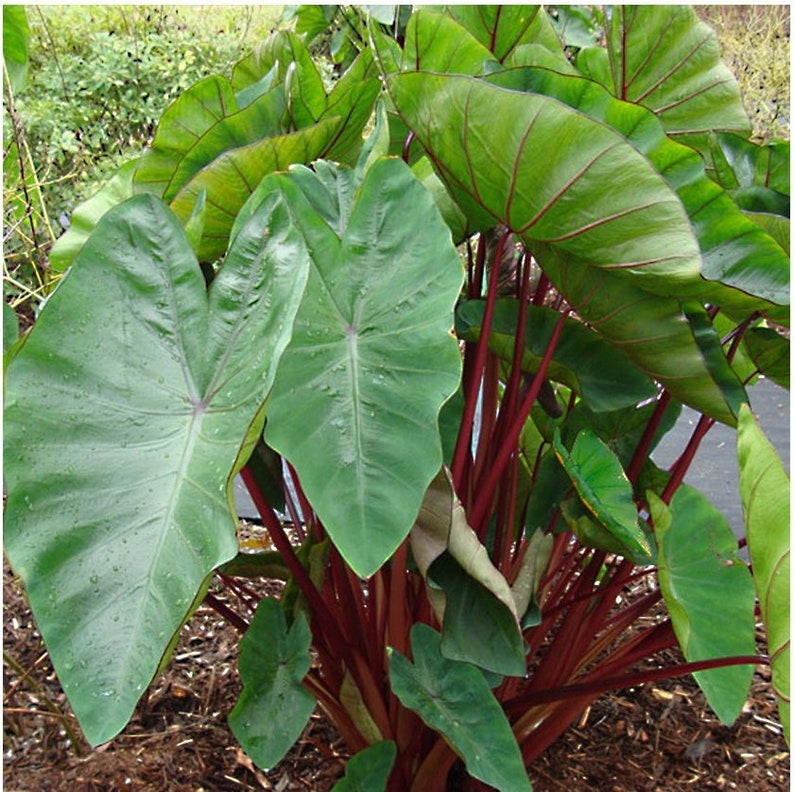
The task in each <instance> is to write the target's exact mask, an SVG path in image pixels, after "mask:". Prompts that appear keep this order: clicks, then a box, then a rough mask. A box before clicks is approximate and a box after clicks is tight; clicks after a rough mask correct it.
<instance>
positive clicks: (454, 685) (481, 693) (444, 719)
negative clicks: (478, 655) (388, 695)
mask: <svg viewBox="0 0 794 792" xmlns="http://www.w3.org/2000/svg"><path fill="white" fill-rule="evenodd" d="M411 651H412V654H413V663H411V662H410V661H409V660H408V659H407V658H405V657H404V656H403V655H401V654H400V653H399V652H396V651H394V650H393V649H390V650H389V678H390V680H391V686H392V690H393V691H394V694H395V695H396V696H397V698H399V699H400V701H401V702H402V703H403V704H404V705H405V706H406V707H408V708H409V709H412V710H414V712H416V713H418V714H419V716H420V717H421V718H422V720H423V721H424V722H425V723H426V724H427V725H428V726H430V727H431V728H433V729H436V730H437V731H439V732H441V734H443V735H444V738H445V739H446V740H447V742H448V743H449V744H450V745H451V746H452V748H453V749H454V750H455V752H456V753H457V754H458V755H459V756H460V757H461V758H462V759H463V761H464V762H465V763H466V770H467V771H468V772H469V774H470V775H472V776H474V778H478V779H479V780H480V781H484V782H485V783H486V784H490V785H491V786H493V787H496V788H497V789H499V790H502V791H503V792H522V790H526V791H527V792H531V790H532V785H531V784H530V783H529V779H528V778H527V773H526V770H525V769H524V763H523V760H522V759H521V752H520V751H519V749H518V745H517V744H516V739H515V737H514V736H513V732H512V731H511V729H510V724H509V723H508V721H507V718H506V717H505V714H504V712H503V710H502V708H501V707H500V706H499V703H498V702H497V700H496V699H495V698H494V696H493V693H491V689H490V688H489V686H488V683H487V682H486V681H485V677H484V676H483V675H482V672H480V671H479V670H478V669H477V668H476V667H475V666H473V665H469V664H468V663H460V662H457V661H455V660H448V659H447V658H446V657H444V656H443V655H442V654H441V636H440V635H439V634H438V633H437V632H436V631H435V630H432V629H431V628H430V627H428V626H427V625H425V624H415V625H414V626H413V628H412V629H411Z"/></svg>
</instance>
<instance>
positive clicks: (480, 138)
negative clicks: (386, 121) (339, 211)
mask: <svg viewBox="0 0 794 792" xmlns="http://www.w3.org/2000/svg"><path fill="white" fill-rule="evenodd" d="M389 87H390V91H391V95H392V98H393V100H394V102H395V105H396V106H397V109H398V110H399V112H400V114H401V115H402V116H403V117H404V118H405V119H406V120H407V122H408V123H409V125H410V126H411V128H412V129H413V130H414V132H415V134H416V136H417V138H418V140H419V141H420V142H421V144H422V145H423V146H424V147H425V148H426V149H427V150H428V151H429V152H430V154H431V156H432V159H433V162H434V164H435V165H436V168H437V170H438V172H439V174H440V175H441V177H442V178H443V180H444V181H445V183H446V185H447V187H448V188H449V190H450V192H451V193H452V195H453V198H454V199H455V200H456V202H457V204H458V205H459V206H460V207H461V209H462V210H463V211H464V212H465V213H466V214H467V216H468V217H469V219H470V220H471V221H472V222H473V223H474V224H475V226H478V227H481V228H482V227H489V226H491V225H493V224H494V223H495V222H496V221H499V222H502V223H504V224H506V225H507V226H508V227H510V228H512V229H513V230H514V231H516V232H517V233H519V234H520V236H521V238H522V240H523V241H524V243H525V244H526V246H527V247H528V248H529V249H530V250H531V251H532V253H533V255H534V256H535V257H536V258H537V259H538V260H539V261H540V264H541V266H542V268H543V270H544V271H545V272H546V273H547V274H548V275H549V277H550V278H551V280H552V281H553V282H554V283H555V285H556V286H557V288H559V289H560V291H562V292H563V294H564V295H565V296H566V298H567V299H568V301H569V302H570V303H571V305H572V306H573V307H574V308H575V310H576V311H577V312H578V313H579V314H580V315H581V316H582V317H583V318H584V319H585V320H586V321H588V322H589V323H590V324H592V325H593V326H594V327H595V329H596V330H597V331H598V332H599V333H600V334H601V335H602V336H604V337H605V338H607V339H608V340H609V341H610V342H611V343H612V344H613V345H614V346H617V347H618V348H620V349H622V350H623V351H624V352H625V353H626V354H627V355H628V356H629V357H630V358H631V360H632V361H633V362H634V363H635V365H637V366H638V368H640V370H641V371H644V372H645V373H646V374H647V375H648V376H650V377H651V378H653V379H656V380H658V381H660V382H661V383H662V384H664V385H665V386H666V387H667V388H668V390H670V392H671V393H672V394H673V395H674V396H676V398H679V399H680V400H681V401H684V402H685V403H687V404H690V405H692V406H693V407H696V408H697V409H700V410H701V411H703V412H707V413H708V414H709V415H712V416H714V417H715V418H717V419H718V420H721V421H724V422H726V423H729V424H735V422H736V417H735V416H736V412H737V411H738V408H739V404H741V402H742V401H743V400H744V399H745V396H744V392H743V389H742V387H741V385H740V383H739V382H738V380H737V379H736V377H735V375H734V374H733V373H732V371H731V369H730V366H729V365H728V363H727V361H726V360H725V356H724V355H723V354H722V353H721V351H720V350H719V349H718V348H716V347H715V346H714V345H713V344H712V343H711V341H709V343H708V344H707V348H706V349H704V348H703V345H702V343H701V340H702V339H703V338H704V335H703V334H704V332H705V331H704V330H702V329H700V328H701V326H702V323H701V324H700V325H699V327H698V328H697V329H695V328H693V327H692V325H691V320H689V321H687V320H688V319H689V315H688V314H691V315H692V317H696V316H697V311H696V310H695V308H694V307H693V308H690V309H688V310H687V311H686V312H685V311H684V310H682V308H681V306H680V305H679V303H678V301H677V300H673V299H670V298H665V297H660V296H659V294H651V293H650V291H649V290H650V289H651V288H653V289H655V290H658V291H660V292H661V293H662V294H664V293H665V290H669V289H671V288H673V287H671V286H670V283H671V282H672V281H679V284H680V285H681V286H683V285H684V284H690V283H692V281H693V279H695V280H697V279H700V272H699V268H700V250H699V247H698V242H697V239H696V238H695V236H694V234H693V232H692V226H691V223H690V221H689V218H688V217H687V215H686V212H685V211H684V208H683V206H682V204H681V202H680V200H679V199H678V197H677V196H676V194H675V193H674V192H673V190H672V188H671V187H670V186H669V185H668V184H667V183H666V182H665V181H664V179H663V178H662V177H661V176H660V175H659V173H658V172H657V171H656V169H655V168H654V167H653V166H652V165H651V164H650V163H649V162H648V161H647V160H646V159H645V158H644V157H643V156H642V155H641V154H640V153H639V152H638V151H637V150H636V149H634V148H633V147H632V146H631V144H630V143H629V142H628V141H627V140H626V139H625V138H624V137H623V136H622V135H620V134H619V133H618V132H616V131H614V130H611V129H609V127H607V126H605V125H604V124H602V123H598V122H596V121H595V120H593V119H591V118H589V117H587V116H586V115H584V114H581V113H578V112H577V111H575V110H573V109H572V108H569V107H567V106H566V105H564V104H562V103H560V102H558V101H556V100H554V99H551V98H548V97H544V96H537V95H529V94H522V93H518V92H516V91H511V90H506V89H502V88H498V87H496V86H493V85H489V84H487V83H485V82H483V81H482V80H477V79H474V78H471V77H465V76H457V75H450V76H447V75H437V74H426V73H422V72H417V73H404V74H398V75H393V76H391V77H390V78H389ZM502 120H503V121H502ZM540 152H542V154H541V153H540ZM616 174H618V175H619V178H617V177H616ZM571 207H576V210H575V211H573V210H572V208H571ZM715 350H716V352H717V353H718V354H717V355H716V357H717V359H716V360H715V359H712V358H714V356H715ZM715 372H718V373H719V380H718V381H717V382H715V380H714V374H715Z"/></svg>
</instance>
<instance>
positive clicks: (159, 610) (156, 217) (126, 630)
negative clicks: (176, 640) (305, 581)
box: [5, 195, 308, 744]
mask: <svg viewBox="0 0 794 792" xmlns="http://www.w3.org/2000/svg"><path fill="white" fill-rule="evenodd" d="M305 262H306V251H305V247H304V243H303V240H302V239H301V237H300V236H299V235H297V234H296V232H295V230H294V227H293V225H292V223H291V218H290V209H289V207H288V205H287V204H286V203H285V202H284V200H283V197H282V196H281V195H274V196H271V197H270V199H269V200H268V201H267V202H266V203H265V204H263V205H262V206H261V207H260V209H259V210H258V211H257V213H256V214H255V215H254V216H252V217H251V218H250V219H249V222H248V223H246V225H245V226H244V227H243V228H241V230H240V232H239V234H238V235H237V237H236V239H235V244H234V245H233V246H232V247H231V248H230V250H229V253H228V254H227V256H226V261H225V264H224V266H223V268H222V269H221V271H220V273H219V274H218V276H217V277H216V279H215V280H214V282H213V284H212V288H211V289H210V291H209V294H208V293H207V291H206V289H205V285H204V278H203V275H202V273H201V269H200V267H199V265H198V262H197V261H196V258H195V256H194V255H193V253H192V251H191V249H190V245H189V243H188V241H187V239H186V238H185V235H184V233H183V231H182V229H181V227H180V225H179V223H178V221H177V220H176V218H175V217H174V216H173V214H171V213H170V212H169V211H168V210H167V208H165V207H164V206H163V204H162V203H161V202H160V201H159V199H157V198H154V197H153V196H148V195H147V196H138V197H136V198H132V199H130V200H129V201H127V202H125V203H123V204H121V205H120V206H118V207H116V208H114V209H112V210H111V211H110V212H108V214H106V215H105V217H104V218H103V219H102V220H100V222H99V224H98V225H97V228H96V230H95V231H94V233H93V234H92V235H91V237H90V238H89V240H88V242H86V244H85V246H84V248H83V250H82V251H81V253H80V254H79V256H78V257H77V259H76V261H75V263H74V266H73V268H72V270H71V271H70V273H69V274H68V275H67V277H66V278H65V279H64V281H63V282H62V284H61V285H60V286H59V288H58V290H57V291H56V292H55V294H53V296H52V297H51V298H50V300H49V301H48V303H47V305H46V307H45V308H44V310H43V311H42V313H41V316H40V317H39V320H38V321H37V322H36V325H35V326H34V327H33V329H32V330H31V332H30V333H29V335H28V337H27V339H26V341H25V344H24V346H23V348H22V349H21V350H20V351H19V354H18V355H17V357H16V358H15V359H14V360H13V362H12V363H11V365H10V366H9V371H8V377H7V382H6V414H5V462H6V466H5V475H6V482H7V486H8V504H7V510H6V521H5V549H6V552H7V554H8V557H9V560H10V562H11V565H12V567H13V568H14V569H15V570H16V571H17V573H18V574H19V575H20V576H21V578H22V580H23V581H24V583H25V586H26V589H27V593H28V597H29V600H30V604H31V608H32V610H33V613H34V615H35V617H36V620H37V623H38V625H39V628H40V630H41V633H42V636H43V638H44V641H45V643H46V645H47V649H48V651H49V653H50V656H51V658H52V660H53V664H54V666H55V669H56V671H57V673H58V676H59V678H60V680H61V683H62V685H63V688H64V690H65V692H66V694H67V696H68V697H69V700H70V702H71V704H72V707H73V709H74V711H75V713H76V715H77V717H78V719H79V720H80V723H81V726H82V727H83V730H84V732H85V734H86V736H87V737H88V739H89V741H90V742H92V743H93V744H98V743H101V742H104V741H105V740H108V739H110V738H111V737H113V736H114V735H115V734H116V733H117V732H118V731H119V730H120V729H121V728H122V727H123V726H124V724H125V723H126V722H127V719H128V718H129V716H130V715H131V713H132V711H133V709H134V707H135V704H136V702H137V700H138V698H139V697H140V695H141V694H142V692H143V690H144V688H145V687H146V686H147V685H148V684H149V682H150V681H151V679H152V677H153V675H154V673H155V671H156V670H157V668H158V665H159V663H160V660H161V658H162V656H163V654H164V652H165V651H166V648H167V647H168V645H169V642H170V641H171V638H172V636H173V635H174V633H175V631H176V630H177V629H179V627H180V625H181V623H182V621H183V619H184V617H185V615H186V613H187V612H188V610H189V608H190V606H191V603H192V602H193V599H194V597H195V595H196V593H197V591H198V590H199V587H200V586H201V584H202V581H203V580H204V579H205V577H206V576H207V574H208V573H209V572H210V571H211V570H212V569H213V568H214V567H215V566H217V565H219V564H221V563H223V562H224V561H228V560H229V559H230V558H232V557H233V556H234V555H235V553H236V551H237V541H236V538H235V529H236V522H235V519H234V518H233V514H232V511H231V508H230V504H229V499H228V497H227V492H226V490H227V481H228V479H229V476H230V471H231V470H232V467H233V465H234V463H235V458H236V457H237V455H238V451H239V448H240V445H241V443H242V441H243V438H244V437H245V436H246V431H247V429H248V426H249V424H251V422H252V421H253V419H254V417H255V415H256V414H257V412H258V410H259V408H260V405H261V403H262V402H263V400H264V399H265V397H266V395H267V393H268V391H269V390H270V385H271V383H272V380H273V377H274V374H275V368H276V365H277V364H278V360H279V357H280V355H281V352H282V350H283V349H284V347H285V346H286V344H287V342H288V340H289V336H290V332H291V328H292V322H293V319H294V316H295V313H296V311H297V307H298V304H299V301H300V298H301V295H302V293H303V288H304V285H305V282H306V278H307V275H308V267H307V264H306V263H305Z"/></svg>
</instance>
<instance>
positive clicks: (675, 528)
mask: <svg viewBox="0 0 794 792" xmlns="http://www.w3.org/2000/svg"><path fill="white" fill-rule="evenodd" d="M648 502H649V505H650V510H651V515H652V517H653V522H654V528H655V531H656V540H657V545H658V570H659V587H660V589H661V591H662V596H663V597H664V601H665V603H666V605H667V609H668V611H669V613H670V619H671V621H672V623H673V629H674V630H675V634H676V637H677V638H678V642H679V644H680V646H681V649H682V651H683V653H684V657H685V658H686V659H687V661H689V662H692V661H695V660H710V659H716V658H721V657H736V656H741V655H752V654H754V652H755V618H754V615H755V614H754V610H755V592H754V589H753V581H752V577H751V575H750V572H749V570H748V569H747V566H746V565H745V563H744V562H743V561H742V560H741V559H740V558H739V556H738V554H737V545H736V538H735V537H734V535H733V533H732V532H731V529H730V527H729V526H728V523H727V522H726V520H725V518H724V517H723V516H722V515H721V514H720V513H719V512H718V511H717V510H716V509H715V508H714V507H713V506H712V505H711V504H710V503H709V502H708V501H707V500H706V499H705V498H704V497H703V496H702V495H701V494H700V493H699V492H698V491H697V490H696V489H693V488H692V487H689V486H687V485H682V486H681V487H680V488H679V490H678V491H677V492H676V494H675V496H674V497H673V499H672V500H671V502H670V506H669V507H668V506H666V505H665V504H664V502H663V501H662V500H661V499H660V498H658V497H657V496H656V495H654V494H653V493H652V492H648ZM693 676H694V677H695V679H696V680H697V683H698V685H699V686H700V688H701V689H702V690H703V692H704V693H705V695H706V699H707V701H708V702H709V705H710V706H711V708H712V709H713V710H714V712H715V713H716V714H717V716H718V717H719V719H720V720H721V721H722V722H723V723H724V724H726V725H731V724H732V723H733V722H734V720H735V719H736V717H737V716H738V715H739V713H740V712H741V711H742V707H743V705H744V702H745V700H746V699H747V694H748V692H749V689H750V682H751V681H752V677H753V666H752V665H741V666H726V667H724V668H715V669H711V670H708V671H699V672H697V673H695V674H694V675H693Z"/></svg>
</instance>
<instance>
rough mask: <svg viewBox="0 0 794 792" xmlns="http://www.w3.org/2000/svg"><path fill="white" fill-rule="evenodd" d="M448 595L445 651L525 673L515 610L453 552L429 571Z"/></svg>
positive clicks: (482, 664) (469, 660)
mask: <svg viewBox="0 0 794 792" xmlns="http://www.w3.org/2000/svg"><path fill="white" fill-rule="evenodd" d="M427 577H428V581H429V582H433V583H436V584H437V585H440V586H441V587H442V588H443V589H444V594H445V595H446V607H445V608H444V628H443V631H442V635H441V653H442V654H443V655H444V657H448V658H450V659H451V660H462V661H464V662H467V663H472V664H474V665H477V666H479V667H480V668H484V669H486V670H487V671H492V672H494V673H496V674H501V675H504V676H518V677H520V676H524V674H525V673H526V670H527V664H526V658H525V656H524V641H523V639H522V637H521V632H520V631H519V630H518V628H517V625H516V619H515V616H514V615H513V613H511V612H510V610H509V609H508V608H506V607H505V606H504V604H503V603H502V602H500V601H499V600H498V599H497V598H496V597H495V596H494V595H493V594H492V593H491V592H490V591H489V590H488V589H487V588H486V587H485V586H484V585H483V584H482V583H480V582H479V581H477V580H476V579H475V578H473V577H471V576H470V575H469V574H468V573H467V572H466V570H465V569H464V568H463V567H462V566H461V565H460V564H459V563H458V562H457V561H456V560H455V559H454V558H453V557H452V555H450V553H449V552H446V553H442V555H440V556H439V557H438V558H437V559H436V560H435V561H434V562H433V563H432V564H431V565H430V569H429V570H428V573H427Z"/></svg>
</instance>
